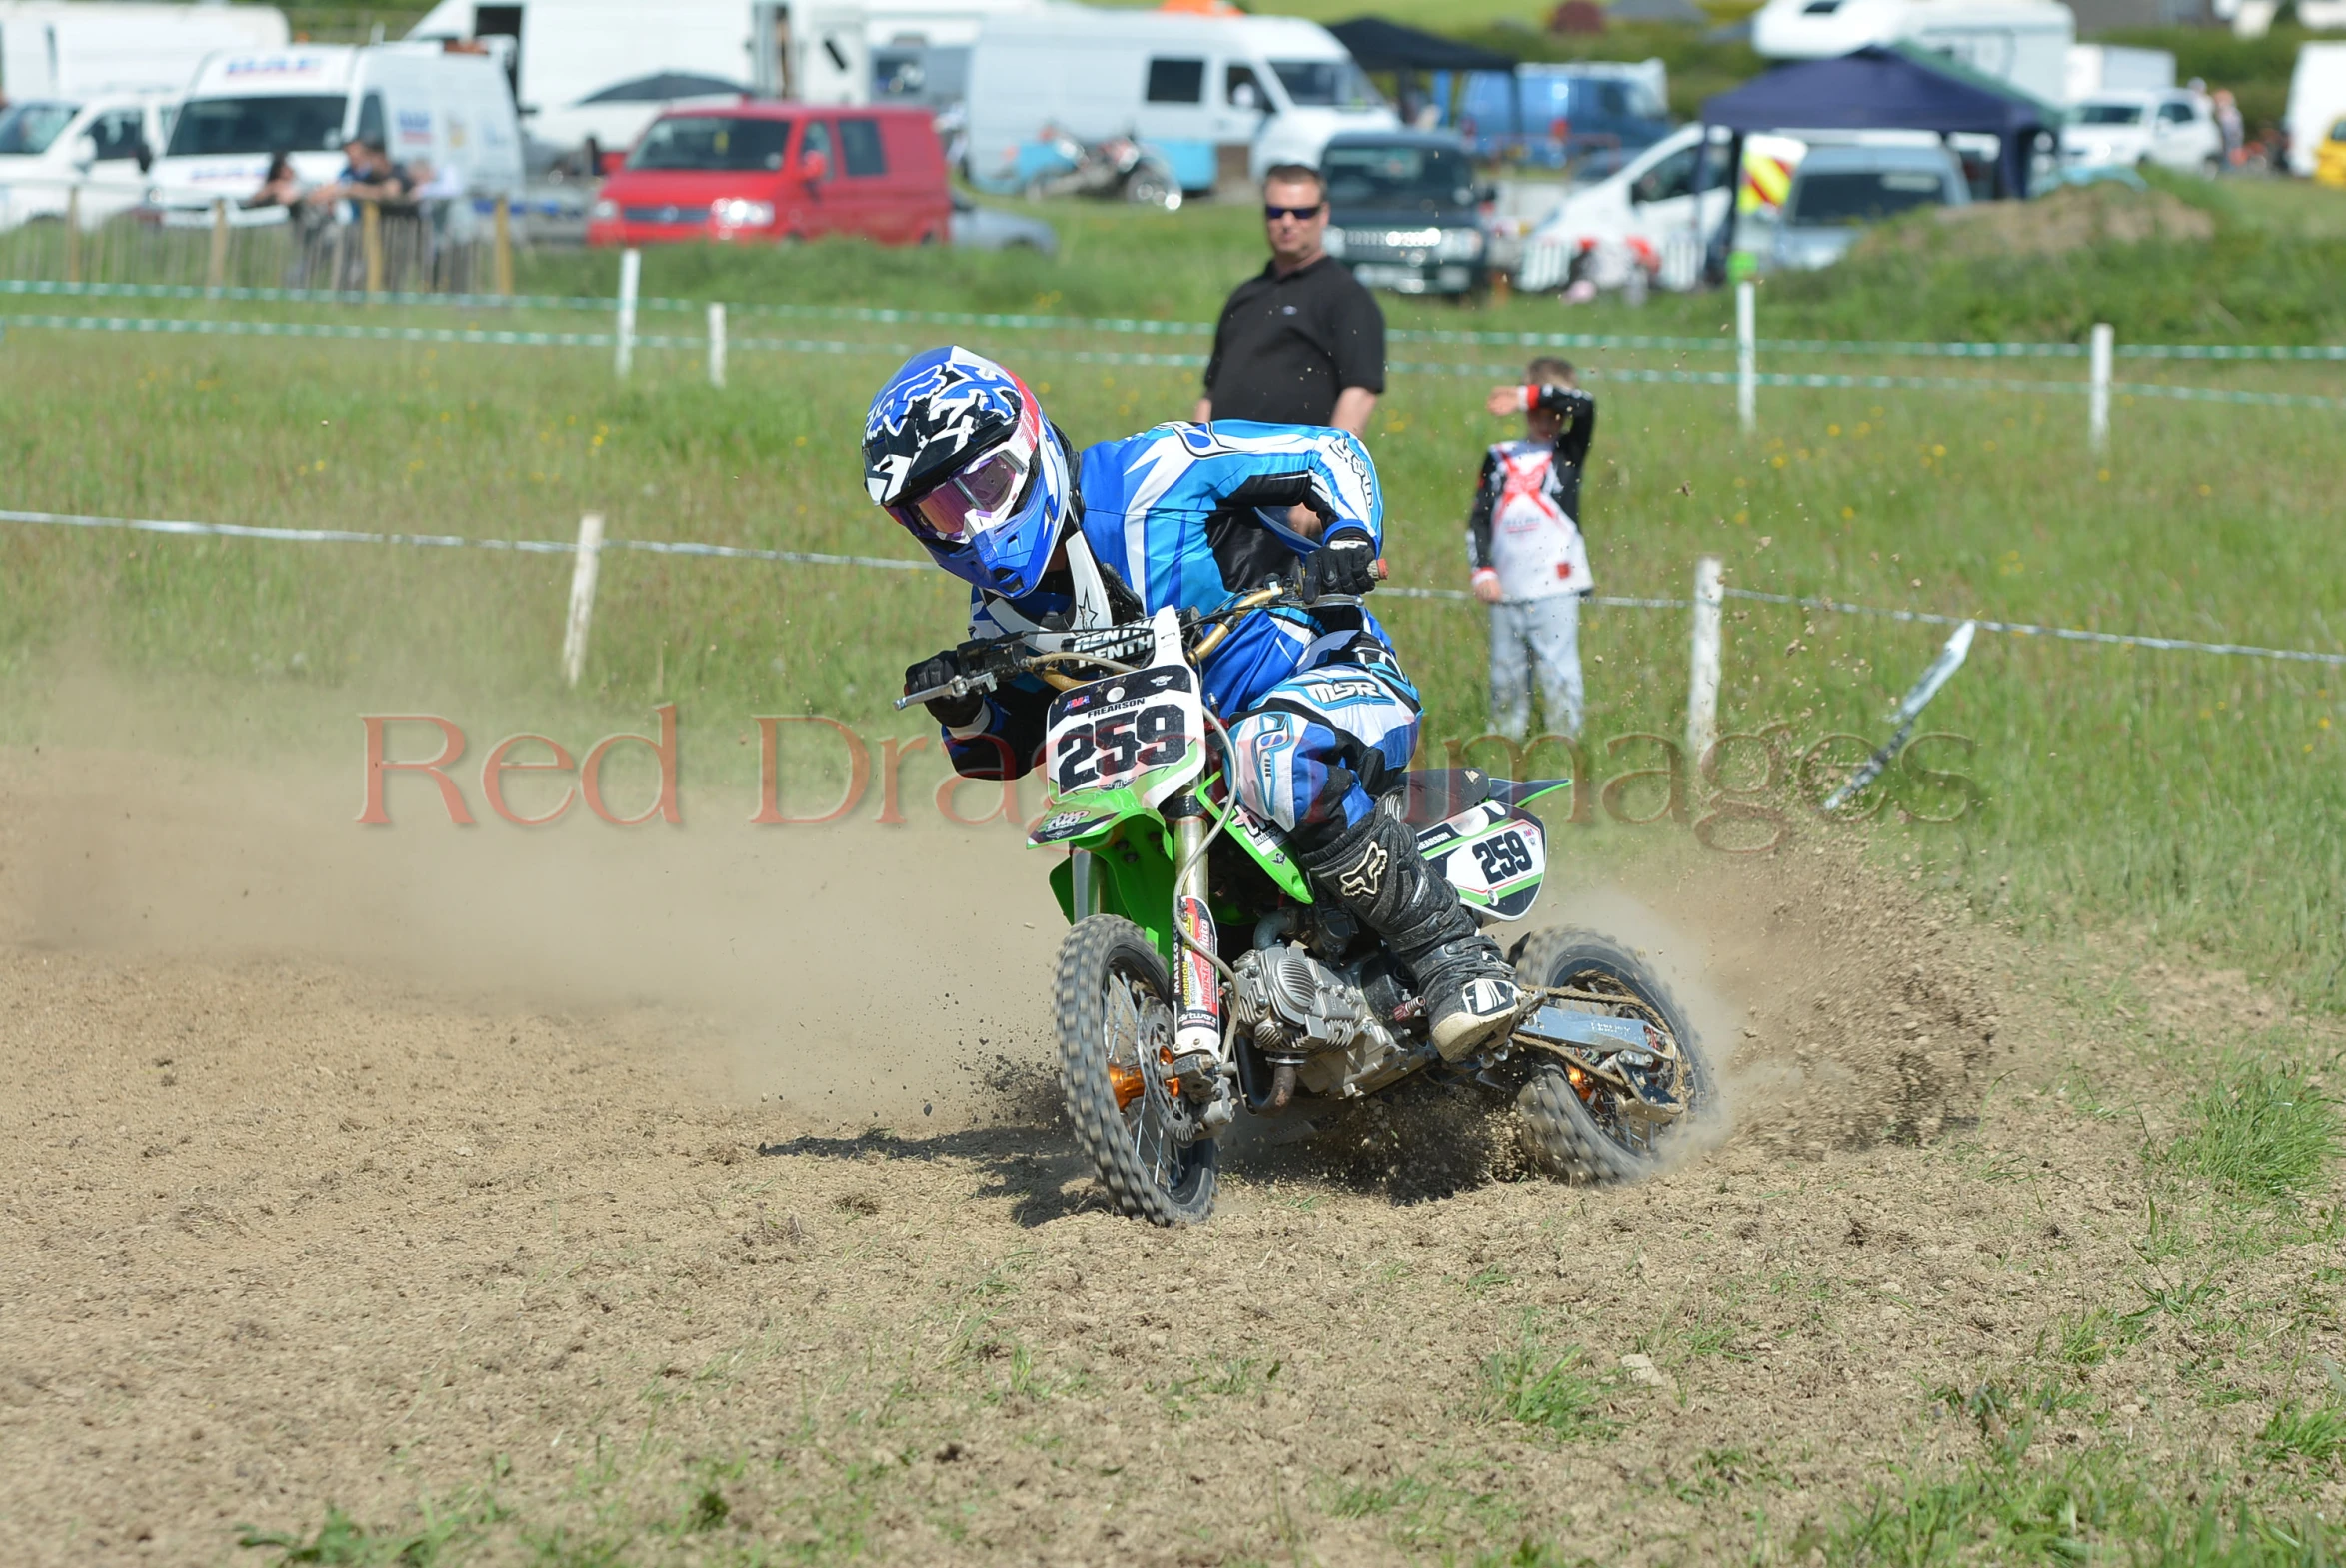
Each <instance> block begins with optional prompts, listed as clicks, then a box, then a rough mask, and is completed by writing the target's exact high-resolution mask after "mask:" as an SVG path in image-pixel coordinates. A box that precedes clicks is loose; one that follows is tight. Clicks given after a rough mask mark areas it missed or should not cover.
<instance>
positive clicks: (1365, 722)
mask: <svg viewBox="0 0 2346 1568" xmlns="http://www.w3.org/2000/svg"><path fill="white" fill-rule="evenodd" d="M1418 701H1419V700H1418V696H1417V690H1416V688H1415V687H1413V686H1411V685H1410V684H1409V682H1408V680H1407V679H1406V678H1405V677H1403V676H1402V675H1401V674H1400V672H1399V671H1398V670H1396V669H1391V668H1387V667H1382V666H1379V665H1377V664H1374V663H1357V664H1352V663H1347V664H1328V665H1319V666H1317V667H1315V668H1313V669H1310V670H1306V671H1302V672H1299V673H1297V674H1295V675H1291V676H1289V677H1287V678H1286V679H1285V680H1284V681H1281V682H1279V683H1278V684H1277V685H1276V686H1273V687H1272V688H1270V690H1268V691H1267V692H1265V693H1263V695H1262V697H1261V699H1260V700H1259V701H1257V702H1256V703H1255V704H1254V706H1253V707H1251V708H1249V709H1248V710H1247V711H1246V712H1245V713H1244V714H1242V715H1240V716H1239V717H1238V718H1237V719H1236V720H1235V721H1233V722H1232V723H1231V725H1230V727H1229V732H1230V744H1231V746H1233V747H1234V748H1235V749H1236V752H1237V759H1236V763H1235V766H1234V768H1233V770H1232V772H1233V776H1234V777H1233V780H1232V783H1233V784H1234V785H1235V787H1236V790H1237V795H1238V801H1239V803H1240V804H1242V805H1244V806H1245V807H1246V809H1247V810H1248V811H1249V812H1251V813H1252V814H1253V815H1254V816H1256V817H1258V818H1260V819H1261V820H1263V821H1267V822H1274V823H1276V824H1277V825H1278V827H1279V828H1280V829H1281V830H1282V831H1283V832H1285V833H1287V834H1289V835H1290V836H1297V835H1299V836H1301V837H1303V838H1305V839H1308V838H1310V837H1313V836H1316V835H1317V834H1318V833H1336V832H1340V831H1342V830H1343V829H1344V828H1346V827H1353V826H1357V825H1358V824H1359V823H1360V822H1361V821H1363V820H1365V819H1366V818H1367V816H1368V814H1369V813H1370V812H1371V811H1373V810H1375V809H1376V798H1375V797H1376V794H1377V792H1378V788H1379V785H1380V784H1382V783H1383V781H1384V779H1385V778H1386V776H1387V775H1395V774H1399V773H1401V772H1403V771H1405V770H1406V769H1407V768H1408V766H1409V759H1410V758H1411V757H1412V756H1414V755H1415V754H1416V751H1417V726H1418Z"/></svg>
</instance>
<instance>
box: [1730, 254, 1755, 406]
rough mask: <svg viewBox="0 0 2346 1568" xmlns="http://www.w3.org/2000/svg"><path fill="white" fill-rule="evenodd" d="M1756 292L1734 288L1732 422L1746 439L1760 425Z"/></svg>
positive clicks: (1747, 283)
mask: <svg viewBox="0 0 2346 1568" xmlns="http://www.w3.org/2000/svg"><path fill="white" fill-rule="evenodd" d="M1755 296H1756V291H1755V290H1754V289H1753V287H1752V283H1751V280H1750V279H1749V278H1745V279H1744V280H1743V281H1742V282H1741V283H1738V284H1736V285H1735V420H1736V423H1738V424H1740V425H1741V426H1742V427H1743V434H1744V435H1746V436H1748V435H1750V434H1751V432H1752V431H1753V430H1754V429H1756V428H1757V427H1758V424H1759V402H1758V393H1759V327H1758V321H1757V317H1758V308H1757V304H1756V298H1755Z"/></svg>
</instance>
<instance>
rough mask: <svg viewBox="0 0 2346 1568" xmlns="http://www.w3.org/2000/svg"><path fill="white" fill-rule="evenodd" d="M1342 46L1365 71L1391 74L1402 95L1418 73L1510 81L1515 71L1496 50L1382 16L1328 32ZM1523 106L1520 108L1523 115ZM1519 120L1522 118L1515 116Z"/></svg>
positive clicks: (1344, 24) (1508, 57) (1354, 21)
mask: <svg viewBox="0 0 2346 1568" xmlns="http://www.w3.org/2000/svg"><path fill="white" fill-rule="evenodd" d="M1328 31H1329V32H1331V33H1333V34H1335V35H1336V38H1337V39H1338V40H1339V41H1340V42H1341V43H1342V44H1343V46H1344V47H1345V48H1346V49H1348V50H1350V51H1351V54H1352V58H1353V59H1354V60H1356V61H1358V62H1359V65H1360V69H1361V70H1363V71H1391V72H1394V73H1395V74H1397V75H1398V76H1399V77H1400V79H1401V87H1402V90H1403V95H1404V96H1406V95H1407V93H1408V91H1409V90H1410V88H1411V84H1412V82H1413V79H1414V78H1415V76H1416V74H1417V73H1418V72H1421V71H1423V72H1429V73H1430V72H1434V71H1456V72H1465V71H1504V72H1506V73H1508V75H1509V77H1510V79H1511V78H1512V76H1513V74H1514V70H1515V59H1514V56H1512V55H1504V54H1500V53H1499V52H1498V51H1497V50H1496V49H1481V48H1477V47H1476V46H1475V45H1473V44H1462V43H1460V42H1458V41H1457V40H1456V39H1455V38H1444V37H1442V36H1441V35H1440V34H1438V33H1421V32H1419V31H1418V30H1417V29H1416V28H1414V27H1403V26H1402V25H1401V24H1400V23H1398V22H1388V21H1386V20H1385V19H1384V18H1383V17H1381V16H1360V17H1354V18H1353V19H1352V20H1351V21H1349V22H1338V23H1336V24H1335V25H1334V26H1332V27H1330V28H1329V29H1328ZM1520 108H1521V105H1520V104H1518V105H1517V109H1518V111H1520ZM1515 118H1516V119H1518V120H1520V119H1521V118H1522V115H1521V113H1520V112H1518V113H1517V114H1516V116H1515Z"/></svg>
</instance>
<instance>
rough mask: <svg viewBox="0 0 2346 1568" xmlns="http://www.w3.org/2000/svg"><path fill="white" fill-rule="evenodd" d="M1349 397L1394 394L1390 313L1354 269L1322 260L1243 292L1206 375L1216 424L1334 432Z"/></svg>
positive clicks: (1217, 332) (1270, 270) (1265, 272)
mask: <svg viewBox="0 0 2346 1568" xmlns="http://www.w3.org/2000/svg"><path fill="white" fill-rule="evenodd" d="M1346 387H1364V388H1366V389H1367V390H1368V391H1370V392H1378V393H1381V392H1382V391H1384V313H1383V312H1382V311H1380V310H1378V309H1377V308H1376V301H1375V299H1374V298H1373V297H1372V296H1371V295H1370V294H1369V292H1368V291H1367V290H1366V289H1364V288H1362V287H1361V286H1360V283H1359V280H1358V279H1356V278H1354V277H1353V276H1352V273H1351V269H1350V268H1348V267H1346V266H1345V265H1344V264H1343V263H1342V262H1340V261H1337V260H1336V259H1335V258H1334V257H1332V256H1322V257H1321V258H1320V259H1319V260H1317V261H1315V262H1313V263H1312V264H1311V265H1310V266H1308V267H1302V268H1298V269H1297V270H1295V271H1294V272H1291V273H1288V274H1287V275H1286V276H1285V277H1283V278H1282V277H1280V276H1279V275H1278V273H1277V272H1276V270H1275V268H1274V267H1273V266H1265V267H1264V268H1263V269H1262V271H1261V272H1260V273H1259V274H1257V275H1256V276H1254V277H1252V278H1248V279H1247V280H1246V281H1245V282H1244V283H1241V284H1239V285H1238V286H1237V288H1236V290H1234V291H1233V292H1232V293H1231V295H1230V297H1229V301H1228V303H1227V304H1225V305H1223V306H1222V308H1221V320H1220V321H1219V322H1217V323H1216V324H1215V325H1214V329H1213V358H1212V359H1210V360H1208V361H1207V362H1206V365H1205V396H1206V397H1207V398H1209V399H1211V400H1212V403H1213V417H1214V418H1215V419H1251V420H1265V421H1268V422H1269V423H1271V424H1275V425H1324V424H1326V423H1327V422H1328V420H1329V419H1330V418H1332V417H1333V416H1334V414H1335V400H1336V396H1337V394H1339V393H1341V392H1342V391H1343V390H1344V389H1345V388H1346Z"/></svg>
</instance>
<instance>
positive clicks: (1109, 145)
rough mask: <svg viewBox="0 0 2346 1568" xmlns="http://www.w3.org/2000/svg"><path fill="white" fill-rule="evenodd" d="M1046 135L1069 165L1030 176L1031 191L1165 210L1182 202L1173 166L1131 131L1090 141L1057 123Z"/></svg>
mask: <svg viewBox="0 0 2346 1568" xmlns="http://www.w3.org/2000/svg"><path fill="white" fill-rule="evenodd" d="M1042 139H1043V141H1044V143H1045V144H1046V145H1048V146H1049V147H1050V148H1051V149H1052V150H1053V151H1054V152H1055V153H1057V154H1058V155H1059V158H1060V160H1061V162H1063V163H1064V164H1065V165H1066V166H1067V167H1066V168H1064V169H1062V170H1061V171H1059V172H1058V173H1056V174H1038V175H1036V176H1035V177H1034V178H1032V179H1030V180H1029V181H1028V182H1027V194H1028V195H1029V196H1036V197H1041V196H1091V197H1096V198H1098V199H1099V200H1101V201H1111V202H1113V201H1128V202H1137V203H1139V204H1140V205H1142V206H1144V207H1162V208H1164V209H1165V210H1166V211H1167V212H1174V211H1177V210H1178V209H1179V207H1180V205H1181V182H1180V181H1178V180H1176V179H1174V178H1173V170H1172V168H1171V167H1169V166H1168V165H1167V164H1166V162H1165V160H1164V159H1162V158H1160V157H1158V156H1157V154H1155V153H1153V152H1150V151H1149V150H1148V149H1146V148H1144V147H1143V146H1142V145H1141V144H1140V143H1139V142H1137V141H1135V140H1134V139H1133V138H1131V137H1129V136H1112V137H1110V138H1109V139H1108V140H1107V141H1105V142H1091V143H1087V142H1084V141H1081V140H1079V139H1077V138H1076V137H1074V136H1071V135H1070V134H1068V133H1067V132H1066V131H1063V130H1061V129H1060V128H1059V127H1057V126H1047V127H1045V129H1044V132H1043V138H1042Z"/></svg>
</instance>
